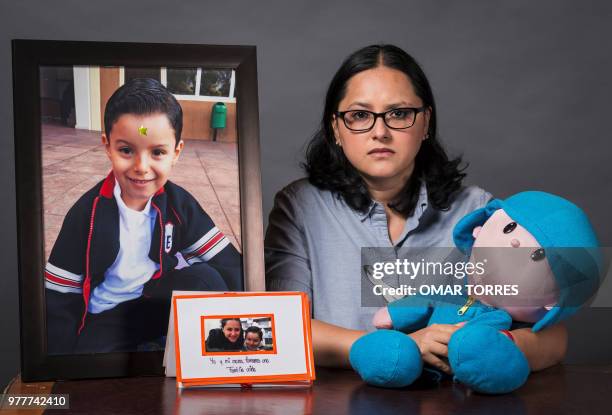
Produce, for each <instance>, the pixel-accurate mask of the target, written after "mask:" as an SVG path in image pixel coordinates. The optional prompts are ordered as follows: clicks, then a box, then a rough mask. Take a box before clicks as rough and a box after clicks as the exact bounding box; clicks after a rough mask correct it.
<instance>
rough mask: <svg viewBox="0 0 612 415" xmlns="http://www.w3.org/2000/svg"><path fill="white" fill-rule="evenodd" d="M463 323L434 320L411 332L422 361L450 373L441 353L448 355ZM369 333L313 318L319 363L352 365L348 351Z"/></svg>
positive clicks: (335, 365) (317, 361)
mask: <svg viewBox="0 0 612 415" xmlns="http://www.w3.org/2000/svg"><path fill="white" fill-rule="evenodd" d="M459 328H461V325H451V324H433V325H431V326H428V327H425V328H423V329H421V330H417V331H415V332H414V333H410V334H409V335H408V336H410V337H411V338H412V339H413V340H414V341H415V342H416V344H417V346H418V347H419V350H420V351H421V356H422V357H423V361H424V362H426V363H429V364H431V365H432V366H435V367H437V368H438V369H440V370H442V371H444V372H447V373H451V370H450V367H449V366H448V365H447V364H446V363H445V362H444V361H443V360H442V359H440V357H448V347H447V346H448V342H449V341H450V338H451V336H452V334H453V333H454V332H455V331H456V330H458V329H459ZM364 334H366V332H365V331H361V330H350V329H345V328H342V327H339V326H335V325H333V324H329V323H325V322H323V321H319V320H312V342H313V350H314V357H315V363H316V365H317V366H327V367H339V368H350V367H351V364H350V362H349V352H350V350H351V346H352V345H353V343H354V342H355V341H356V340H357V339H358V338H359V337H361V336H363V335H364Z"/></svg>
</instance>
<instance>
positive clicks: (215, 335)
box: [203, 316, 274, 353]
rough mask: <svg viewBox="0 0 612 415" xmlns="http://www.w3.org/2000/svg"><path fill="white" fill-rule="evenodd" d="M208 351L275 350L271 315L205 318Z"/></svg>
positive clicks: (251, 351)
mask: <svg viewBox="0 0 612 415" xmlns="http://www.w3.org/2000/svg"><path fill="white" fill-rule="evenodd" d="M203 324H204V327H203V330H204V333H205V334H206V335H205V336H204V337H205V339H206V340H205V351H206V352H226V351H229V352H245V353H247V352H248V353H253V352H270V351H273V350H274V346H273V344H274V342H273V332H274V329H273V324H272V317H270V316H255V317H248V318H238V317H227V318H222V319H219V318H204V323H203Z"/></svg>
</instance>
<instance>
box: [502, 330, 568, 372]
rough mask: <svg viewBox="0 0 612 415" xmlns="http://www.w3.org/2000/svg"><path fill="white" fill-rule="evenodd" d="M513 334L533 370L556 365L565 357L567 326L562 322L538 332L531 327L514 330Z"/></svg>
mask: <svg viewBox="0 0 612 415" xmlns="http://www.w3.org/2000/svg"><path fill="white" fill-rule="evenodd" d="M512 336H513V337H514V341H515V343H516V345H517V346H518V348H519V349H521V351H522V352H523V353H524V354H525V356H526V357H527V361H528V362H529V367H530V368H531V370H532V371H538V370H542V369H546V368H547V367H550V366H553V365H556V364H557V363H560V362H561V361H562V360H563V358H564V357H565V353H566V351H567V328H566V327H565V325H564V324H562V323H560V324H555V325H554V326H551V327H548V328H546V329H544V330H542V331H539V332H537V333H534V332H533V331H531V329H530V328H523V329H516V330H512Z"/></svg>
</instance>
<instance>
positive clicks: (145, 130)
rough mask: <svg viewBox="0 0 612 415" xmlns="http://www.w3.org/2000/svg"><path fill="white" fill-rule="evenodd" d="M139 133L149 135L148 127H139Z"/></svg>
mask: <svg viewBox="0 0 612 415" xmlns="http://www.w3.org/2000/svg"><path fill="white" fill-rule="evenodd" d="M138 133H140V135H147V127H145V126H144V125H141V126H140V127H138Z"/></svg>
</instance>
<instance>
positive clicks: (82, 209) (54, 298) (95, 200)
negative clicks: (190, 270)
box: [45, 172, 244, 353]
mask: <svg viewBox="0 0 612 415" xmlns="http://www.w3.org/2000/svg"><path fill="white" fill-rule="evenodd" d="M114 186H115V177H114V175H113V173H112V172H111V173H110V174H109V175H108V176H107V177H106V179H104V180H103V181H101V182H100V183H98V184H97V185H96V186H94V187H93V188H92V189H90V190H89V191H88V192H87V193H85V194H84V195H83V196H81V198H80V199H79V200H78V201H77V202H76V203H75V204H74V205H73V206H72V207H71V208H70V210H69V211H68V213H67V214H66V217H65V218H64V223H63V224H62V228H61V230H60V233H59V235H58V237H57V240H56V241H55V244H54V246H53V249H52V250H51V255H50V256H49V261H48V262H47V266H46V267H45V287H46V290H45V292H46V304H47V335H48V339H49V342H48V344H49V350H48V351H49V352H50V353H62V352H63V353H66V352H69V351H70V350H72V348H73V347H74V344H75V342H76V339H77V336H78V334H79V333H80V332H81V330H82V329H83V327H84V325H85V324H86V323H87V321H86V316H87V307H88V305H89V298H90V296H91V293H92V291H93V289H94V288H95V287H96V286H97V285H98V284H100V283H101V282H102V281H103V280H104V273H105V271H106V270H107V269H108V268H110V266H111V265H112V264H113V262H115V259H116V258H117V254H118V253H119V208H118V207H117V202H116V200H115V198H114V195H113V189H114ZM151 208H152V209H154V210H155V211H156V212H157V215H156V218H155V221H156V225H155V227H154V228H153V234H152V237H151V247H150V250H149V258H151V260H153V261H155V262H156V263H158V264H159V265H160V266H159V270H158V271H157V272H155V273H154V274H153V276H152V277H151V279H150V280H149V282H147V283H146V284H145V287H144V291H143V292H147V289H148V288H151V286H152V285H154V284H156V283H157V282H159V280H160V279H161V278H164V276H165V275H166V274H167V273H168V272H170V271H172V270H174V268H175V267H176V265H177V264H178V259H177V257H176V254H177V253H178V252H180V253H181V255H182V256H183V258H184V259H185V260H186V261H187V262H188V263H189V264H190V265H191V264H195V263H198V262H206V263H207V264H208V265H210V266H211V267H213V268H215V269H216V270H217V271H218V272H219V274H221V276H222V277H223V279H224V280H225V282H226V283H227V286H228V288H229V290H230V291H241V290H243V289H244V286H243V279H242V261H241V257H240V254H239V253H238V252H237V251H236V249H234V247H233V246H232V244H231V243H230V241H229V240H228V239H227V238H226V237H225V235H223V233H222V232H220V231H219V230H218V229H217V227H216V226H215V224H214V223H213V221H212V220H211V219H210V217H209V216H208V215H207V214H206V212H204V210H203V209H202V208H201V207H200V205H199V204H198V202H197V201H196V200H195V199H194V198H193V196H191V195H190V194H189V193H188V192H187V191H186V190H185V189H183V188H182V187H180V186H177V185H176V184H174V183H172V182H170V181H168V182H167V183H166V185H165V186H164V187H163V188H161V189H160V190H158V191H157V193H155V195H154V196H153V198H152V200H151Z"/></svg>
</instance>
